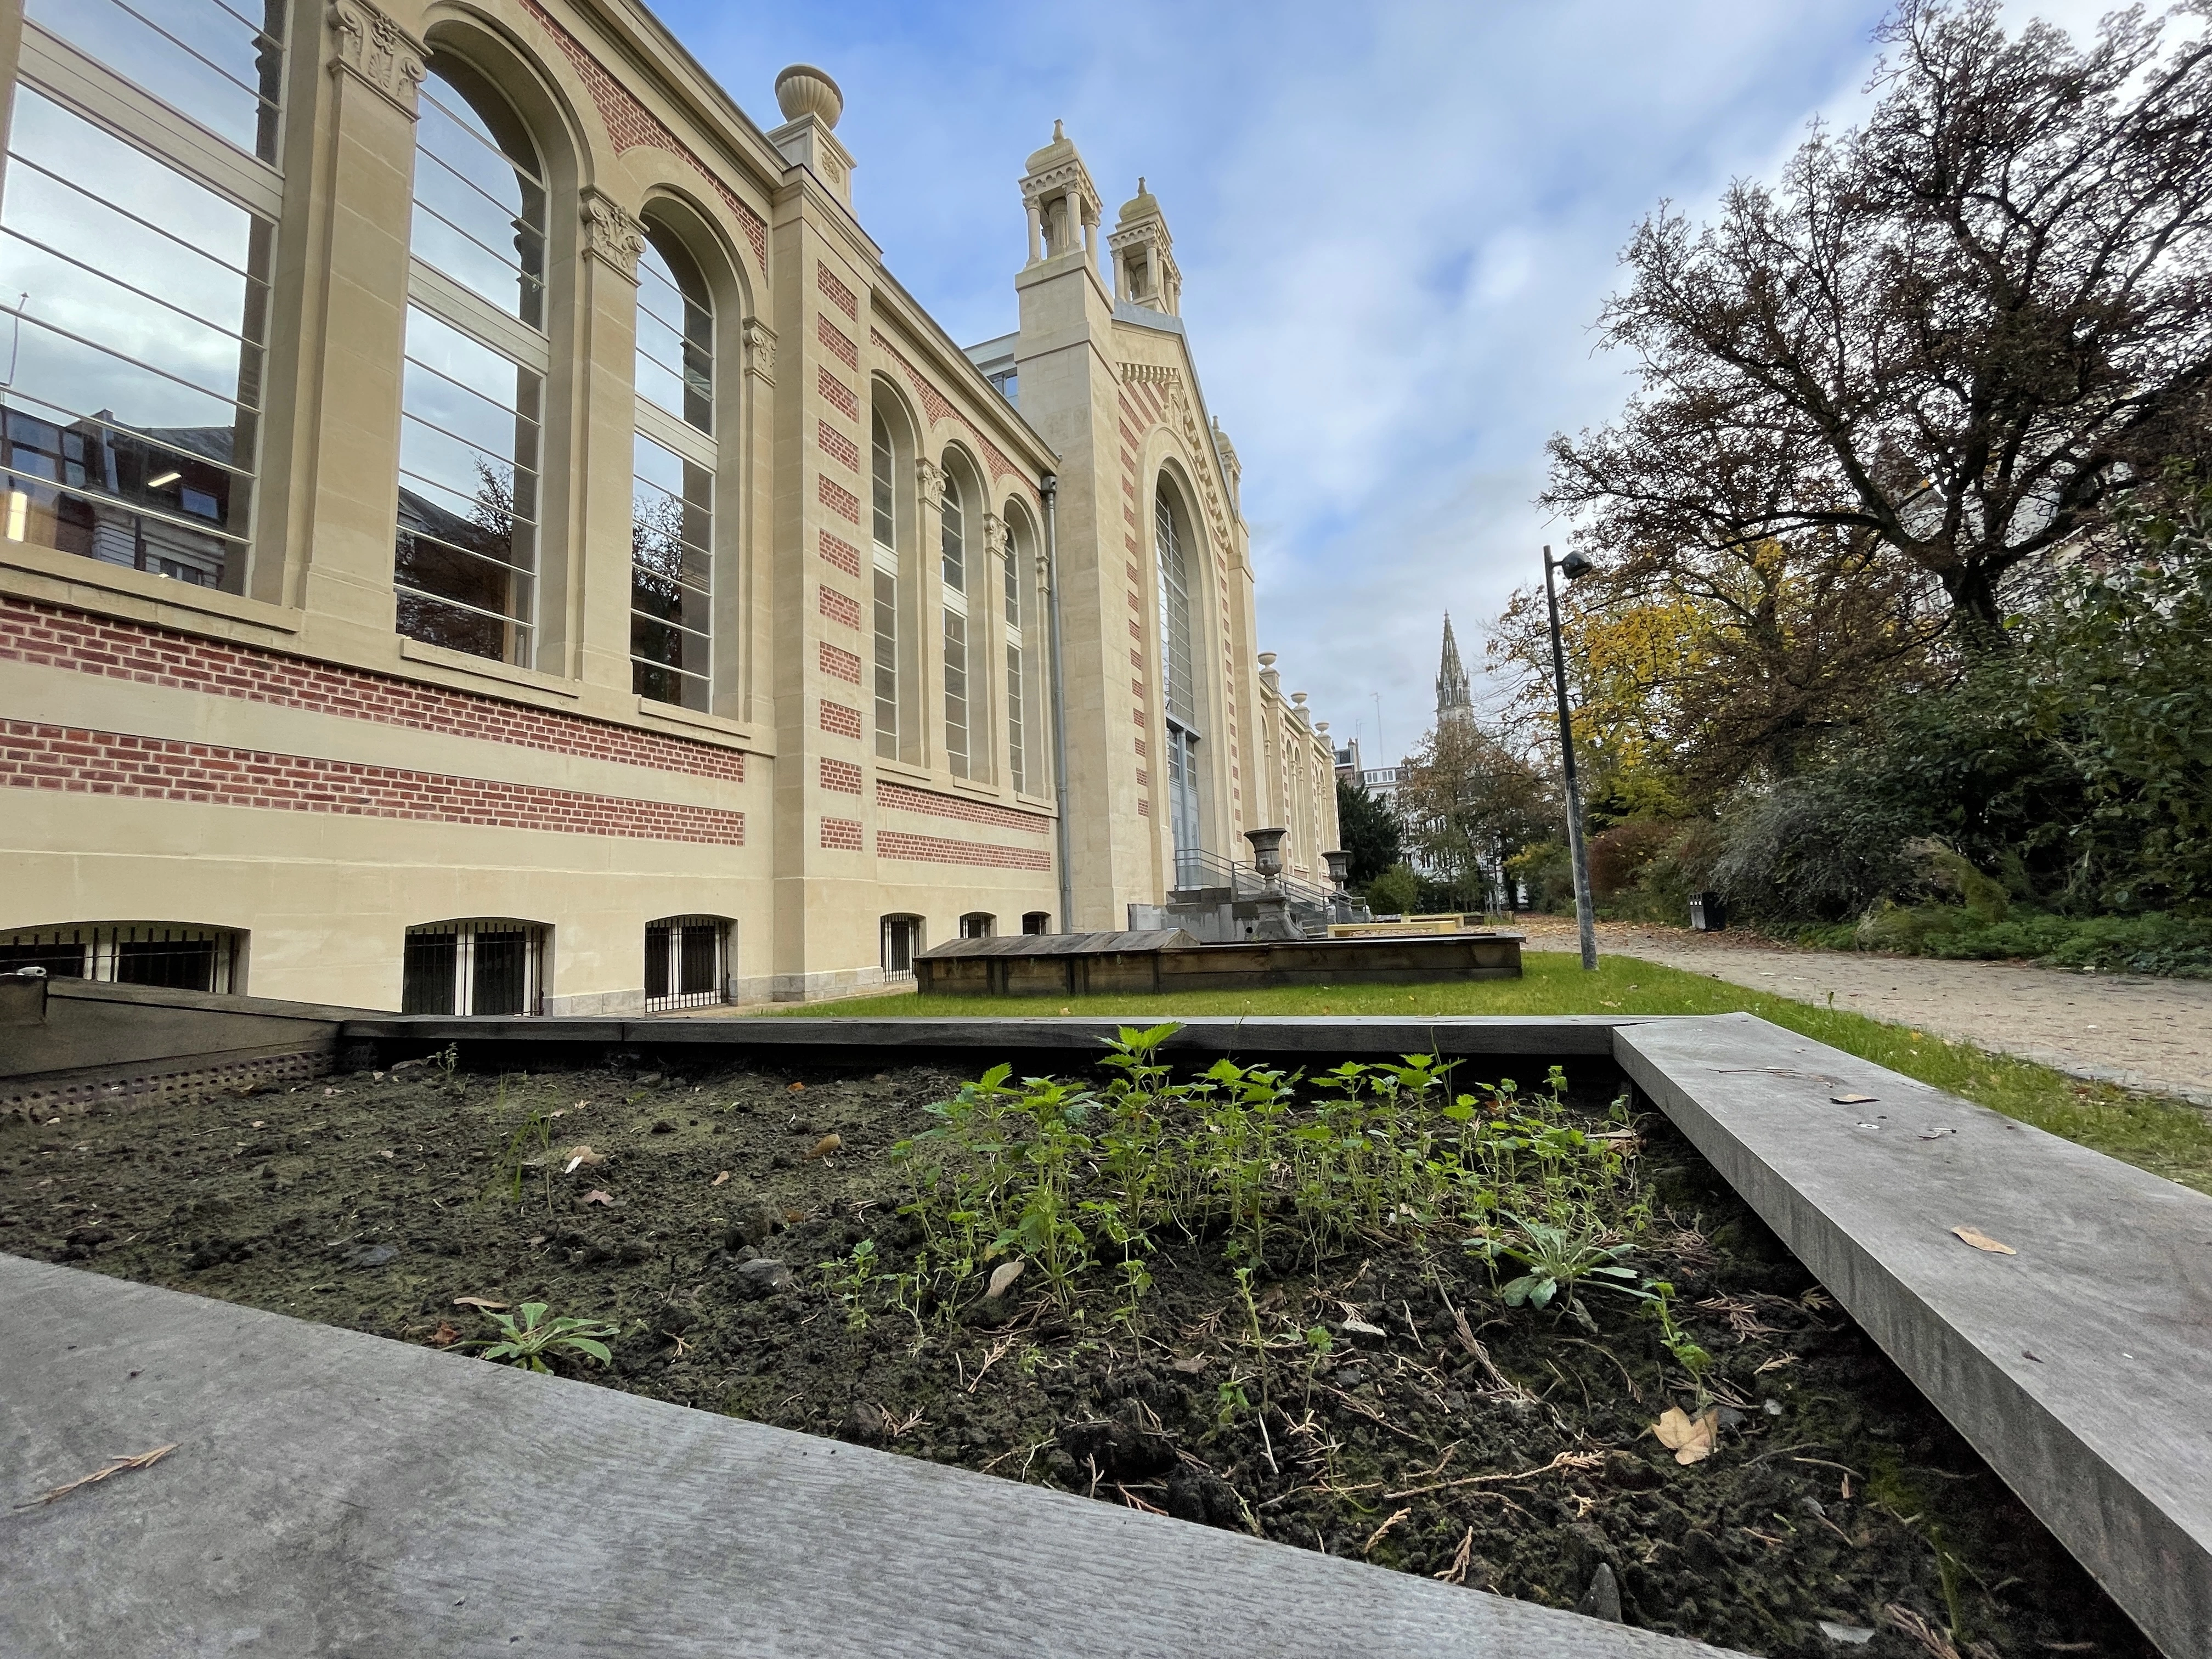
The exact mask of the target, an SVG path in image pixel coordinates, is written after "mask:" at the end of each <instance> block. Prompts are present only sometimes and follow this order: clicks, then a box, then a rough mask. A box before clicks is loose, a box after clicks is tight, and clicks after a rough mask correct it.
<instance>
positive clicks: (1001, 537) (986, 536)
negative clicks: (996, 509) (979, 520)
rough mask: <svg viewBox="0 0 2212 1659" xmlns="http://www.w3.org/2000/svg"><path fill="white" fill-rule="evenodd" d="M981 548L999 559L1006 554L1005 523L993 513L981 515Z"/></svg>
mask: <svg viewBox="0 0 2212 1659" xmlns="http://www.w3.org/2000/svg"><path fill="white" fill-rule="evenodd" d="M983 546H984V548H985V549H986V550H987V551H989V552H992V553H995V554H998V555H999V556H1001V557H1003V556H1005V555H1006V520H1004V519H1002V518H1000V516H999V515H998V514H997V513H985V514H984V515H983Z"/></svg>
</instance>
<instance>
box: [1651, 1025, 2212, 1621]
mask: <svg viewBox="0 0 2212 1659" xmlns="http://www.w3.org/2000/svg"><path fill="white" fill-rule="evenodd" d="M1614 1044H1615V1051H1616V1053H1617V1054H1618V1055H1619V1058H1620V1065H1621V1068H1622V1069H1623V1070H1624V1071H1626V1073H1628V1075H1629V1077H1630V1078H1631V1079H1632V1080H1633V1081H1634V1082H1635V1084H1636V1085H1637V1087H1638V1089H1639V1090H1641V1091H1643V1092H1644V1094H1645V1095H1647V1096H1648V1097H1650V1100H1651V1101H1652V1103H1654V1104H1656V1105H1657V1106H1658V1107H1659V1108H1660V1109H1662V1111H1664V1112H1665V1113H1666V1114H1667V1115H1668V1117H1670V1118H1672V1119H1673V1120H1674V1122H1675V1124H1676V1125H1677V1126H1678V1127H1680V1129H1681V1130H1682V1132H1683V1133H1684V1134H1685V1135H1686V1136H1687V1137H1688V1139H1690V1141H1691V1142H1692V1145H1694V1146H1696V1147H1697V1148H1698V1150H1699V1152H1703V1153H1704V1154H1705V1157H1706V1158H1709V1159H1711V1162H1712V1164H1713V1167H1714V1168H1715V1169H1716V1170H1718V1171H1719V1173H1720V1174H1721V1176H1723V1178H1724V1179H1725V1180H1726V1181H1727V1182H1728V1183H1729V1185H1730V1186H1731V1187H1733V1188H1735V1190H1736V1192H1737V1193H1738V1194H1740V1195H1741V1197H1742V1198H1743V1199H1744V1200H1745V1201H1746V1202H1747V1203H1748V1204H1749V1205H1750V1206H1751V1207H1752V1208H1753V1210H1755V1211H1757V1212H1759V1216H1760V1217H1761V1218H1762V1219H1764V1220H1765V1222H1766V1224H1767V1225H1769V1226H1771V1228H1773V1229H1774V1231H1776V1232H1777V1233H1778V1234H1779V1235H1780V1236H1781V1237H1782V1240H1783V1242H1784V1243H1786V1244H1787V1245H1789V1247H1790V1249H1791V1251H1792V1252H1793V1253H1795V1254H1796V1256H1797V1258H1798V1260H1800V1261H1802V1262H1803V1263H1804V1264H1805V1266H1806V1267H1807V1268H1808V1269H1809V1270H1810V1271H1811V1272H1812V1273H1813V1274H1814V1277H1816V1278H1817V1279H1820V1282H1821V1284H1822V1285H1826V1287H1827V1289H1828V1290H1829V1291H1832V1293H1833V1294H1834V1295H1835V1297H1836V1298H1837V1300H1838V1302H1840V1303H1841V1304H1843V1305H1844V1308H1845V1309H1847V1310H1849V1311H1850V1315H1851V1316H1852V1317H1853V1318H1855V1319H1857V1321H1858V1322H1859V1323H1860V1324H1861V1325H1862V1326H1863V1328H1865V1329H1866V1331H1867V1333H1868V1334H1869V1335H1870V1336H1872V1337H1873V1338H1874V1339H1875V1341H1876V1342H1878V1343H1880V1344H1881V1347H1882V1349H1883V1350H1884V1352H1887V1354H1888V1355H1889V1357H1890V1358H1892V1359H1893V1360H1894V1361H1895V1362H1896V1364H1897V1366H1898V1368H1899V1370H1902V1371H1903V1372H1904V1373H1905V1376H1908V1377H1910V1378H1911V1380H1912V1382H1913V1383H1914V1384H1915V1385H1917V1387H1918V1388H1919V1389H1920V1390H1921V1391H1922V1392H1923V1394H1925V1395H1927V1396H1928V1398H1929V1401H1932V1402H1933V1403H1934V1405H1935V1406H1936V1409H1937V1410H1938V1411H1940V1412H1942V1413H1943V1415H1944V1416H1945V1417H1946V1418H1947V1419H1949V1420H1950V1422H1951V1424H1952V1425H1953V1426H1954V1428H1956V1429H1957V1430H1958V1431H1960V1434H1962V1435H1963V1436H1965V1437H1966V1440H1967V1441H1968V1442H1969V1443H1971V1444H1972V1446H1973V1448H1974V1449H1975V1450H1976V1451H1978V1452H1979V1453H1980V1454H1981V1455H1982V1456H1983V1457H1984V1458H1985V1459H1986V1460H1987V1461H1988V1462H1989V1464H1990V1467H1991V1468H1994V1469H1995V1470H1996V1472H1997V1474H1999V1475H2000V1476H2002V1478H2003V1480H2004V1481H2005V1482H2006V1484H2007V1485H2008V1486H2011V1488H2012V1489H2013V1491H2014V1492H2016V1493H2017V1494H2019V1496H2020V1498H2021V1501H2022V1502H2023V1503H2025V1504H2027V1506H2028V1508H2029V1509H2031V1510H2033V1511H2034V1512H2035V1514H2036V1516H2038V1517H2039V1519H2040V1520H2041V1521H2042V1522H2043V1523H2044V1524H2045V1526H2046V1527H2048V1528H2051V1533H2052V1534H2053V1535H2054V1536H2056V1537H2057V1539H2058V1541H2060V1542H2061V1543H2062V1544H2063V1545H2064V1546H2065V1547H2067V1548H2068V1549H2069V1551H2071V1552H2072V1553H2073V1554H2074V1556H2075V1559H2077V1560H2079V1561H2080V1562H2081V1564H2082V1565H2083V1566H2085V1567H2087V1569H2088V1570H2089V1571H2090V1572H2091V1573H2092V1574H2093V1576H2094V1577H2096V1579H2097V1581H2098V1582H2099V1583H2100V1584H2102V1585H2103V1586H2104V1587H2105V1589H2106V1592H2107V1593H2108V1594H2110V1595H2111V1596H2112V1599H2113V1600H2114V1601H2117V1602H2118V1603H2119V1605H2120V1606H2121V1607H2123V1608H2124V1609H2126V1611H2127V1612H2128V1613H2129V1614H2130V1616H2131V1617H2132V1618H2133V1619H2134V1620H2136V1623H2138V1624H2139V1625H2141V1626H2142V1629H2143V1631H2144V1632H2145V1633H2146V1634H2147V1635H2148V1636H2149V1637H2150V1638H2151V1639H2152V1640H2153V1641H2154V1642H2155V1643H2157V1644H2158V1645H2159V1646H2160V1648H2161V1649H2163V1650H2165V1651H2166V1653H2168V1654H2170V1655H2172V1656H2174V1659H2184V1656H2188V1659H2200V1656H2205V1655H2212V1198H2208V1197H2206V1196H2205V1195H2204V1194H2202V1193H2197V1192H2192V1191H2191V1190H2190V1189H2189V1188H2186V1187H2182V1186H2179V1185H2177V1184H2176V1183H2174V1182H2170V1181H2163V1180H2160V1178H2159V1177H2158V1176H2154V1175H2148V1174H2146V1173H2145V1172H2144V1171H2142V1170H2137V1169H2135V1168H2133V1167H2132V1166H2130V1165H2129V1164H2122V1163H2119V1162H2118V1161H2117V1160H2115V1159H2112V1158H2106V1157H2105V1156H2103V1155H2102V1154H2101V1153H2098V1152H2091V1151H2089V1150H2088V1149H2087V1148H2086V1147H2082V1146H2075V1144H2074V1143H2073V1142H2071V1141H2068V1140H2061V1139H2058V1138H2057V1136H2055V1135H2050V1134H2045V1133H2044V1132H2043V1131H2041V1130H2040V1129H2036V1128H2032V1127H2029V1126H2028V1125H2027V1124H2025V1123H2020V1122H2016V1121H2014V1120H2013V1119H2011V1118H2008V1117H2004V1116H2002V1115H1999V1114H1998V1113H1996V1112H1992V1111H1989V1110H1986V1109H1984V1108H1982V1107H1978V1106H1975V1105H1973V1104H1972V1103H1968V1102H1966V1101H1963V1100H1960V1099H1959V1098H1958V1097H1955V1096H1952V1095H1946V1094H1943V1093H1941V1092H1940V1091H1937V1090H1935V1089H1933V1088H1930V1087H1929V1085H1926V1084H1923V1083H1917V1082H1915V1081H1913V1080H1912V1079H1910V1078H1906V1077H1902V1076H1900V1075H1899V1074H1898V1073H1895V1072H1891V1071H1887V1070H1885V1069H1884V1068H1882V1067H1881V1066H1876V1065H1874V1064H1872V1063H1871V1062H1869V1061H1867V1060H1857V1059H1854V1058H1853V1057H1852V1056H1850V1055H1849V1054H1843V1053H1840V1052H1839V1051H1838V1050H1836V1049H1833V1048H1827V1047H1826V1046H1825V1045H1823V1044H1821V1043H1818V1042H1814V1041H1813V1040H1812V1039H1811V1038H1809V1037H1802V1036H1797V1035H1796V1033H1795V1032H1792V1031H1787V1030H1783V1029H1782V1028H1781V1027H1779V1026H1777V1025H1771V1024H1767V1023H1766V1022H1765V1020H1762V1019H1759V1018H1755V1017H1753V1015H1750V1014H1721V1015H1712V1016H1706V1017H1702V1018H1693V1019H1679V1020H1664V1021H1658V1020H1655V1021H1650V1022H1646V1023H1644V1024H1638V1025H1635V1026H1626V1027H1623V1028H1622V1029H1620V1030H1618V1031H1616V1032H1615V1033H1614ZM1838 1097H1846V1098H1840V1099H1839V1098H1838ZM1850 1097H1857V1098H1850ZM1962 1226H1963V1227H1968V1228H1972V1229H1974V1230H1976V1231H1978V1232H1980V1233H1982V1234H1984V1236H1986V1237H1989V1238H1992V1239H1995V1240H1996V1241H1998V1242H1999V1243H2003V1244H2005V1245H2008V1246H2009V1247H2011V1249H2013V1250H2015V1251H2016V1252H2017V1254H2016V1255H2002V1254H1997V1253H1993V1252H1989V1251H1985V1250H1982V1249H1975V1248H1972V1247H1971V1246H1969V1245H1968V1244H1966V1243H1963V1242H1962V1241H1961V1240H1960V1239H1959V1238H1958V1237H1956V1236H1955V1235H1954V1233H1953V1232H1952V1229H1953V1228H1954V1227H1962Z"/></svg>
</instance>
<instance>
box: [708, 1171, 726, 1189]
mask: <svg viewBox="0 0 2212 1659" xmlns="http://www.w3.org/2000/svg"><path fill="white" fill-rule="evenodd" d="M729 1178H730V1172H729V1171H728V1170H723V1171H722V1173H721V1174H720V1175H718V1176H715V1177H714V1179H713V1180H712V1181H710V1182H708V1183H707V1184H708V1186H709V1187H719V1186H720V1185H721V1184H722V1183H723V1182H726V1181H727V1180H728V1179H729Z"/></svg>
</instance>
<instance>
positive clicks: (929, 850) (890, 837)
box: [876, 829, 1052, 870]
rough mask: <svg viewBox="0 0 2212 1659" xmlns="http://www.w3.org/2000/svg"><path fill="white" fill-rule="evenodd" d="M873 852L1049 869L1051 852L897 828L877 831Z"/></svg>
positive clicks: (1009, 867)
mask: <svg viewBox="0 0 2212 1659" xmlns="http://www.w3.org/2000/svg"><path fill="white" fill-rule="evenodd" d="M876 855H877V856H878V858H886V859H914V860H920V861H921V862H923V863H927V864H975V865H982V866H987V867H988V868H991V869H994V870H1049V869H1051V868H1052V857H1051V854H1048V853H1045V852H1042V851H1041V850H1040V849H1038V848H1033V847H990V846H986V845H983V844H981V843H980V842H972V841H948V840H946V839H945V838H944V837H943V836H909V835H908V834H906V833H905V832H904V831H903V830H899V829H878V830H877V831H876Z"/></svg>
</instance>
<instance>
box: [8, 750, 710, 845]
mask: <svg viewBox="0 0 2212 1659" xmlns="http://www.w3.org/2000/svg"><path fill="white" fill-rule="evenodd" d="M0 785H3V786H5V787H9V788H15V789H52V790H61V791H64V792H66V793H71V794H90V795H120V796H130V797H135V798H139V799H154V800H180V801H197V802H203V803H208V804H211V805H217V806H252V807H261V808H264V809H270V810H274V811H292V812H331V813H338V814H342V815H343V816H346V817H374V818H416V819H424V820H428V821H431V822H435V823H474V824H489V825H496V826H499V827H501V828H504V829H550V830H556V831H559V832H561V833H563V834H567V835H579V836H625V837H631V838H635V839H641V840H647V841H688V842H708V843H710V844H714V845H717V846H723V847H742V846H744V843H745V815H744V813H743V812H729V811H717V810H715V809H713V808H710V807H704V806H684V805H671V804H670V803H668V802H665V801H651V800H629V799H623V798H622V797H620V796H616V795H587V794H582V793H578V792H576V791H574V790H569V789H542V788H538V787H535V786H534V785H530V784H520V783H502V782H499V781H494V780H491V779H488V778H464V777H456V776H453V775H451V774H447V773H439V772H416V771H412V770H409V769H404V768H400V767H392V766H365V765H362V764H359V763H356V762H352V761H334V760H325V759H323V758H321V757H318V756H313V755H280V754H273V753H270V752H267V751H264V750H252V749H233V748H229V747H228V746H227V745H224V744H210V743H182V742H178V741H176V740H174V739H172V738H141V737H132V736H131V735H129V734H128V733H125V732H98V731H90V730H87V729H83V728H81V727H75V726H45V725H40V724H35V723H33V722H31V721H28V720H9V721H8V722H6V724H5V725H4V726H0Z"/></svg>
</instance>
